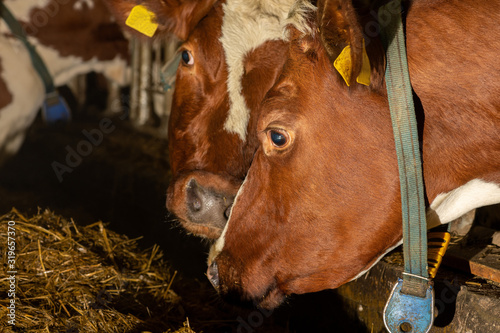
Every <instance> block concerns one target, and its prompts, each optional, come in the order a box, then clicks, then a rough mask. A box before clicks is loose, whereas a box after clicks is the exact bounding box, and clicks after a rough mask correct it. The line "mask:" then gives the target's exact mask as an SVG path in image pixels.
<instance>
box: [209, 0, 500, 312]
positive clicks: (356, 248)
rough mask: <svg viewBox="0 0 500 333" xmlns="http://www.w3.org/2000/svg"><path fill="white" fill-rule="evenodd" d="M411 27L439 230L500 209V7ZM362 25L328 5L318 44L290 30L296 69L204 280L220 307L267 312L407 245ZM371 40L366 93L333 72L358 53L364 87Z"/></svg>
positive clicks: (379, 76)
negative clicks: (224, 302) (229, 304)
mask: <svg viewBox="0 0 500 333" xmlns="http://www.w3.org/2000/svg"><path fill="white" fill-rule="evenodd" d="M406 13H407V17H406V39H407V52H408V63H409V71H410V78H411V83H412V86H413V89H414V92H415V94H416V95H417V96H418V99H419V100H420V102H421V106H422V107H421V108H419V110H418V115H417V117H418V119H420V123H419V127H420V130H421V131H420V134H421V139H422V140H423V142H422V154H423V156H422V159H423V173H424V182H425V189H426V199H427V200H428V202H429V206H428V222H429V226H433V225H436V224H439V223H442V224H444V223H449V222H450V221H452V220H454V219H455V218H457V217H459V216H461V215H463V214H466V213H467V212H469V211H470V210H473V209H475V208H477V207H481V206H483V205H489V204H494V203H498V202H500V62H498V54H499V52H500V27H499V25H498V22H499V21H500V1H498V0H495V1H483V2H476V1H473V0H451V1H439V0H436V1H424V0H417V1H412V2H411V5H410V7H409V8H407V11H406ZM366 14H368V16H367V17H364V16H361V15H360V14H359V12H356V11H355V10H354V9H353V6H352V3H351V2H350V1H328V0H324V1H319V3H318V10H317V12H316V14H311V15H312V16H309V22H310V27H311V29H310V31H311V33H307V34H302V33H300V32H298V31H297V29H295V28H294V27H290V33H291V36H292V41H291V47H290V54H289V59H288V61H287V63H286V64H285V69H284V72H283V74H282V76H281V77H280V79H279V81H278V82H277V83H276V85H275V86H274V87H273V88H272V89H271V91H270V92H269V94H268V97H267V99H266V101H265V102H264V106H263V110H262V111H261V113H260V116H259V119H258V126H257V133H258V137H259V140H260V146H259V148H258V150H257V152H256V154H255V157H254V160H253V162H252V165H251V167H250V169H249V172H248V175H247V177H246V179H245V181H244V183H243V185H242V186H241V188H240V190H239V192H238V194H237V196H236V199H235V203H234V205H233V208H232V212H231V215H230V217H229V221H228V223H227V225H226V228H225V229H224V231H223V234H222V236H221V237H220V238H219V239H218V240H217V242H216V243H215V244H214V246H213V247H212V249H211V253H210V257H209V265H210V266H209V269H208V272H207V275H208V277H209V278H210V280H211V281H212V283H213V284H214V285H215V286H216V288H218V290H219V291H220V293H221V294H222V295H225V296H235V297H237V298H239V299H240V298H241V299H244V300H250V301H254V302H255V303H257V304H259V305H261V306H263V307H268V308H273V307H275V306H277V305H279V304H280V303H281V302H282V301H283V299H284V298H285V297H286V295H290V294H292V293H297V294H301V293H307V292H315V291H319V290H323V289H329V288H336V287H338V286H340V285H342V284H344V283H346V282H348V281H351V280H353V279H356V278H357V277H359V276H360V275H361V274H363V272H365V271H367V270H368V269H370V268H371V267H372V266H373V265H374V264H375V263H376V262H377V261H378V260H379V259H380V258H381V257H382V256H383V255H384V254H385V253H387V252H388V251H389V250H390V249H392V248H394V247H395V246H397V245H398V244H400V242H401V237H402V227H401V207H400V205H401V200H400V197H401V196H400V187H399V177H398V166H397V160H396V153H395V148H394V139H393V133H392V128H391V120H390V114H389V107H388V102H387V96H386V92H385V84H384V81H383V80H384V78H383V71H384V54H383V51H382V50H380V47H379V46H378V45H380V44H378V42H377V40H376V38H374V37H376V36H374V35H375V34H372V33H373V32H374V31H375V32H376V31H377V30H376V29H375V30H365V29H368V28H370V27H372V28H373V27H374V26H375V25H374V24H373V23H374V22H373V20H375V17H376V15H375V16H372V15H370V12H369V11H368V12H366ZM370 16H371V18H370ZM362 18H363V19H362ZM365 19H366V20H365ZM385 19H388V17H385ZM370 22H371V23H370ZM380 25H381V26H382V28H383V22H382V20H381V22H380ZM363 34H365V42H366V45H367V53H368V56H369V59H370V63H371V84H370V86H369V87H367V86H364V85H361V84H358V83H356V82H355V81H354V79H351V81H349V83H350V86H349V87H348V86H347V84H346V82H345V81H344V79H343V78H342V77H341V76H340V75H339V73H338V72H337V70H336V69H335V68H334V67H333V66H332V62H333V61H334V60H335V59H336V58H337V56H338V55H339V54H340V53H341V51H342V49H343V48H344V47H345V46H346V45H347V44H350V45H351V46H353V47H351V58H352V59H353V60H354V62H353V64H352V68H353V72H352V77H353V78H356V76H357V74H358V73H359V70H360V68H361V67H362V66H361V59H362V56H361V50H362V48H361V47H355V46H361V45H362V38H363ZM369 37H372V38H369ZM325 43H326V44H325Z"/></svg>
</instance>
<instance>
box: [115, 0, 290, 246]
mask: <svg viewBox="0 0 500 333" xmlns="http://www.w3.org/2000/svg"><path fill="white" fill-rule="evenodd" d="M294 2H295V1H294V0H224V1H214V0H204V1H174V0H164V1H160V0H147V1H113V0H109V4H110V7H111V8H112V10H113V11H114V12H115V16H116V17H117V18H118V19H119V20H120V21H121V22H122V24H123V23H124V21H125V19H126V17H127V16H128V15H129V13H130V11H131V10H132V7H133V6H135V5H137V4H138V3H142V4H143V5H144V6H145V7H147V8H148V9H149V10H150V11H152V12H153V13H155V16H156V20H157V22H158V23H159V27H158V30H159V33H157V34H159V35H160V36H161V35H162V34H165V33H173V34H175V35H176V36H177V37H179V38H180V39H181V40H183V41H184V42H183V44H182V45H181V47H180V50H179V52H181V56H182V57H181V63H180V65H179V67H178V70H177V77H176V83H175V91H174V97H173V103H172V109H171V114H170V119H169V138H168V139H169V154H170V166H171V171H172V174H173V178H172V180H171V183H170V186H169V189H168V196H167V208H168V210H169V211H170V212H171V213H173V214H175V215H176V217H177V218H178V219H179V221H180V222H181V224H182V226H183V227H184V228H186V229H187V230H188V231H190V232H191V233H193V234H196V235H200V236H204V237H208V238H217V237H218V236H220V234H221V232H222V230H223V228H224V226H225V224H226V221H227V215H228V212H229V209H230V207H231V205H232V202H233V198H234V196H235V195H236V192H237V190H238V188H239V186H240V185H241V182H242V181H243V179H244V177H245V174H246V172H247V170H248V168H249V166H250V162H251V160H252V157H253V154H254V152H255V149H256V147H257V145H258V141H257V139H256V136H255V126H256V119H257V117H256V114H257V113H256V112H257V111H258V110H259V105H260V103H261V101H262V100H263V99H264V96H265V94H266V93H267V91H268V90H269V89H270V88H271V87H272V86H273V84H274V83H275V81H276V80H277V78H278V75H279V74H280V72H281V70H282V67H283V64H284V61H285V59H286V52H287V49H288V46H287V44H286V42H285V40H284V37H283V27H284V24H285V22H286V18H287V17H288V12H289V10H290V9H291V7H292V5H293V3H294ZM254 111H255V112H254Z"/></svg>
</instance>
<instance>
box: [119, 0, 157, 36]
mask: <svg viewBox="0 0 500 333" xmlns="http://www.w3.org/2000/svg"><path fill="white" fill-rule="evenodd" d="M155 17H156V16H155V14H154V13H153V12H152V11H150V10H148V9H147V8H146V7H144V6H142V5H137V6H135V7H134V8H132V10H131V11H130V14H129V16H128V17H127V20H126V21H125V24H126V25H128V26H129V27H131V28H134V29H135V30H137V31H139V32H142V33H143V34H145V35H146V36H148V37H153V35H154V34H155V31H156V29H157V28H158V24H157V23H155V22H154V20H155Z"/></svg>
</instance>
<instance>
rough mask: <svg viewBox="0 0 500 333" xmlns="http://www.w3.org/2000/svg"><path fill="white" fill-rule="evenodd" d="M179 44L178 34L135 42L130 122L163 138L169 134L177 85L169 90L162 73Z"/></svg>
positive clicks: (134, 40)
mask: <svg viewBox="0 0 500 333" xmlns="http://www.w3.org/2000/svg"><path fill="white" fill-rule="evenodd" d="M178 45H179V42H178V40H177V39H175V38H174V37H172V38H168V39H163V40H155V41H149V40H138V39H132V41H131V67H132V68H131V71H132V74H131V75H132V76H131V84H130V102H129V107H130V121H131V122H132V123H133V124H134V125H135V126H136V127H138V128H140V129H144V130H147V131H154V132H156V134H158V135H160V136H162V137H164V136H166V135H167V127H168V126H167V124H168V117H169V115H170V107H171V104H172V95H173V87H171V88H170V89H168V90H166V91H165V77H164V76H162V74H161V73H162V70H164V69H165V64H166V63H168V62H169V61H170V60H172V59H173V58H174V57H175V55H176V50H177V48H178ZM173 75H175V73H174V74H173Z"/></svg>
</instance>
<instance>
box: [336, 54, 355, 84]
mask: <svg viewBox="0 0 500 333" xmlns="http://www.w3.org/2000/svg"><path fill="white" fill-rule="evenodd" d="M333 66H334V67H335V68H336V69H337V71H338V72H339V73H340V75H342V77H343V78H344V81H345V83H346V84H347V86H348V87H349V82H350V81H351V71H352V64H351V46H350V45H347V46H346V47H344V49H343V50H342V52H340V54H339V56H338V57H337V59H335V61H334V62H333Z"/></svg>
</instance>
